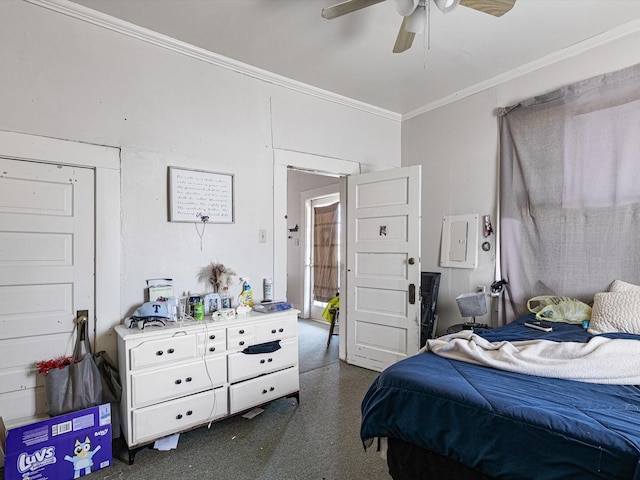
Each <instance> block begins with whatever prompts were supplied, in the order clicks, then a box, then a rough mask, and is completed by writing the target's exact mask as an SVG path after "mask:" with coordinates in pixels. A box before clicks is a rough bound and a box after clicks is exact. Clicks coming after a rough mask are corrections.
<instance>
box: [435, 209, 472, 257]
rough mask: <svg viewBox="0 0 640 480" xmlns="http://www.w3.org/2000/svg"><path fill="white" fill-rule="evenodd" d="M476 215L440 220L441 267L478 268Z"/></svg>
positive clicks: (456, 216) (449, 217)
mask: <svg viewBox="0 0 640 480" xmlns="http://www.w3.org/2000/svg"><path fill="white" fill-rule="evenodd" d="M479 217H480V216H479V215H478V214H472V215H448V216H446V217H444V218H443V219H442V244H441V247H440V251H441V259H440V266H441V267H454V268H476V267H477V266H478V232H479V230H478V228H479V226H478V219H479Z"/></svg>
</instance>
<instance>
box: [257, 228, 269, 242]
mask: <svg viewBox="0 0 640 480" xmlns="http://www.w3.org/2000/svg"><path fill="white" fill-rule="evenodd" d="M258 243H267V231H266V230H264V229H260V230H258Z"/></svg>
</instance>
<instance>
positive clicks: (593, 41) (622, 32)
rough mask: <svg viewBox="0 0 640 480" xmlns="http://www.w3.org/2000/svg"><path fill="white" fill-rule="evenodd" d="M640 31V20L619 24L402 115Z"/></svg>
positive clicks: (415, 113)
mask: <svg viewBox="0 0 640 480" xmlns="http://www.w3.org/2000/svg"><path fill="white" fill-rule="evenodd" d="M639 31H640V20H633V21H631V22H628V23H625V24H623V25H619V26H618V27H616V28H612V29H611V30H608V31H606V32H603V33H601V34H599V35H594V36H593V37H591V38H588V39H587V40H584V41H582V42H579V43H576V44H574V45H571V46H569V47H567V48H564V49H562V50H558V51H556V52H553V53H551V54H549V55H547V56H545V57H542V58H540V59H538V60H535V61H533V62H530V63H527V64H525V65H522V66H520V67H517V68H514V69H513V70H509V71H508V72H505V73H503V74H500V75H497V76H495V77H493V78H490V79H488V80H486V81H484V82H480V83H477V84H475V85H472V86H471V87H469V88H465V89H462V90H459V91H457V92H454V93H452V94H451V95H448V96H446V97H443V98H441V99H439V100H436V101H435V102H432V103H429V104H427V105H424V106H422V107H420V108H417V109H415V110H412V111H410V112H407V113H405V114H403V115H402V121H405V120H409V119H411V118H413V117H417V116H418V115H421V114H423V113H426V112H429V111H431V110H435V109H437V108H440V107H443V106H445V105H448V104H450V103H453V102H455V101H458V100H461V99H463V98H465V97H469V96H471V95H474V94H476V93H479V92H482V91H484V90H488V89H489V88H492V87H495V86H497V85H500V84H501V83H505V82H508V81H510V80H514V79H516V78H518V77H521V76H523V75H526V74H528V73H531V72H534V71H536V70H539V69H541V68H544V67H547V66H549V65H553V64H554V63H557V62H560V61H562V60H566V59H568V58H571V57H575V56H576V55H579V54H581V53H583V52H586V51H588V50H591V49H593V48H595V47H599V46H600V45H605V44H607V43H609V42H612V41H614V40H617V39H619V38H622V37H625V36H627V35H630V34H633V33H637V32H639Z"/></svg>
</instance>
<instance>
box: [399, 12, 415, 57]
mask: <svg viewBox="0 0 640 480" xmlns="http://www.w3.org/2000/svg"><path fill="white" fill-rule="evenodd" d="M408 18H409V17H404V18H403V19H402V25H400V31H399V32H398V37H397V38H396V44H395V45H394V46H393V53H402V52H404V51H405V50H409V49H410V48H411V45H412V44H413V37H415V36H416V34H415V33H413V32H410V31H408V30H407V29H406V28H405V26H406V24H407V19H408Z"/></svg>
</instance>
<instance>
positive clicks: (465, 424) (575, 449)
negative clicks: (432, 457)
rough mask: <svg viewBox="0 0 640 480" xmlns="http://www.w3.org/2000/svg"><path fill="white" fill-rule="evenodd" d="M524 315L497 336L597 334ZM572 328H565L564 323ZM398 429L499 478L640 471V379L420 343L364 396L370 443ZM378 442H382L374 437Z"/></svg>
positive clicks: (577, 337)
mask: <svg viewBox="0 0 640 480" xmlns="http://www.w3.org/2000/svg"><path fill="white" fill-rule="evenodd" d="M526 319H527V318H523V319H520V320H518V321H516V322H513V323H512V324H510V325H509V326H507V327H503V328H502V329H494V330H485V331H481V332H477V333H480V334H481V335H482V336H484V337H485V338H487V339H490V340H492V341H497V340H525V339H530V338H547V339H551V340H555V341H565V340H569V341H588V339H589V338H590V337H591V336H590V335H589V334H588V333H587V332H586V331H585V330H584V329H582V327H580V326H577V325H569V324H554V332H552V334H549V333H545V332H539V331H537V330H531V329H528V328H526V327H524V326H523V325H522V323H523V322H524V320H526ZM563 332H564V333H563ZM376 437H389V438H396V439H399V440H402V441H404V442H408V443H411V444H413V445H416V446H417V447H420V448H424V449H427V450H429V451H431V452H435V453H438V454H441V455H444V456H446V457H448V458H450V459H453V460H455V461H457V462H460V463H462V464H463V465H466V466H468V467H470V468H472V469H474V470H476V471H478V472H481V473H483V474H485V475H488V476H490V477H494V478H512V479H536V480H539V479H563V480H566V479H572V478H575V479H588V478H603V479H605V478H606V479H613V478H619V479H640V468H639V461H640V389H639V388H638V387H637V386H632V385H602V384H591V383H582V382H575V381H569V380H561V379H553V378H542V377H536V376H531V375H523V374H518V373H510V372H505V371H499V370H495V369H491V368H487V367H482V366H477V365H473V364H470V363H465V362H461V361H456V360H448V359H445V358H442V357H438V356H437V355H434V354H432V353H430V352H425V353H420V354H418V355H415V356H413V357H410V358H407V359H405V360H403V361H401V362H398V363H396V364H395V365H392V366H391V367H389V368H387V369H386V370H385V371H384V372H382V373H381V374H380V376H379V377H378V378H377V379H376V380H375V382H374V383H373V384H372V385H371V387H370V388H369V390H368V392H367V394H366V395H365V397H364V399H363V402H362V423H361V438H362V441H363V442H364V444H365V447H368V446H369V445H371V442H372V440H373V439H375V438H376ZM374 444H375V442H374Z"/></svg>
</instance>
